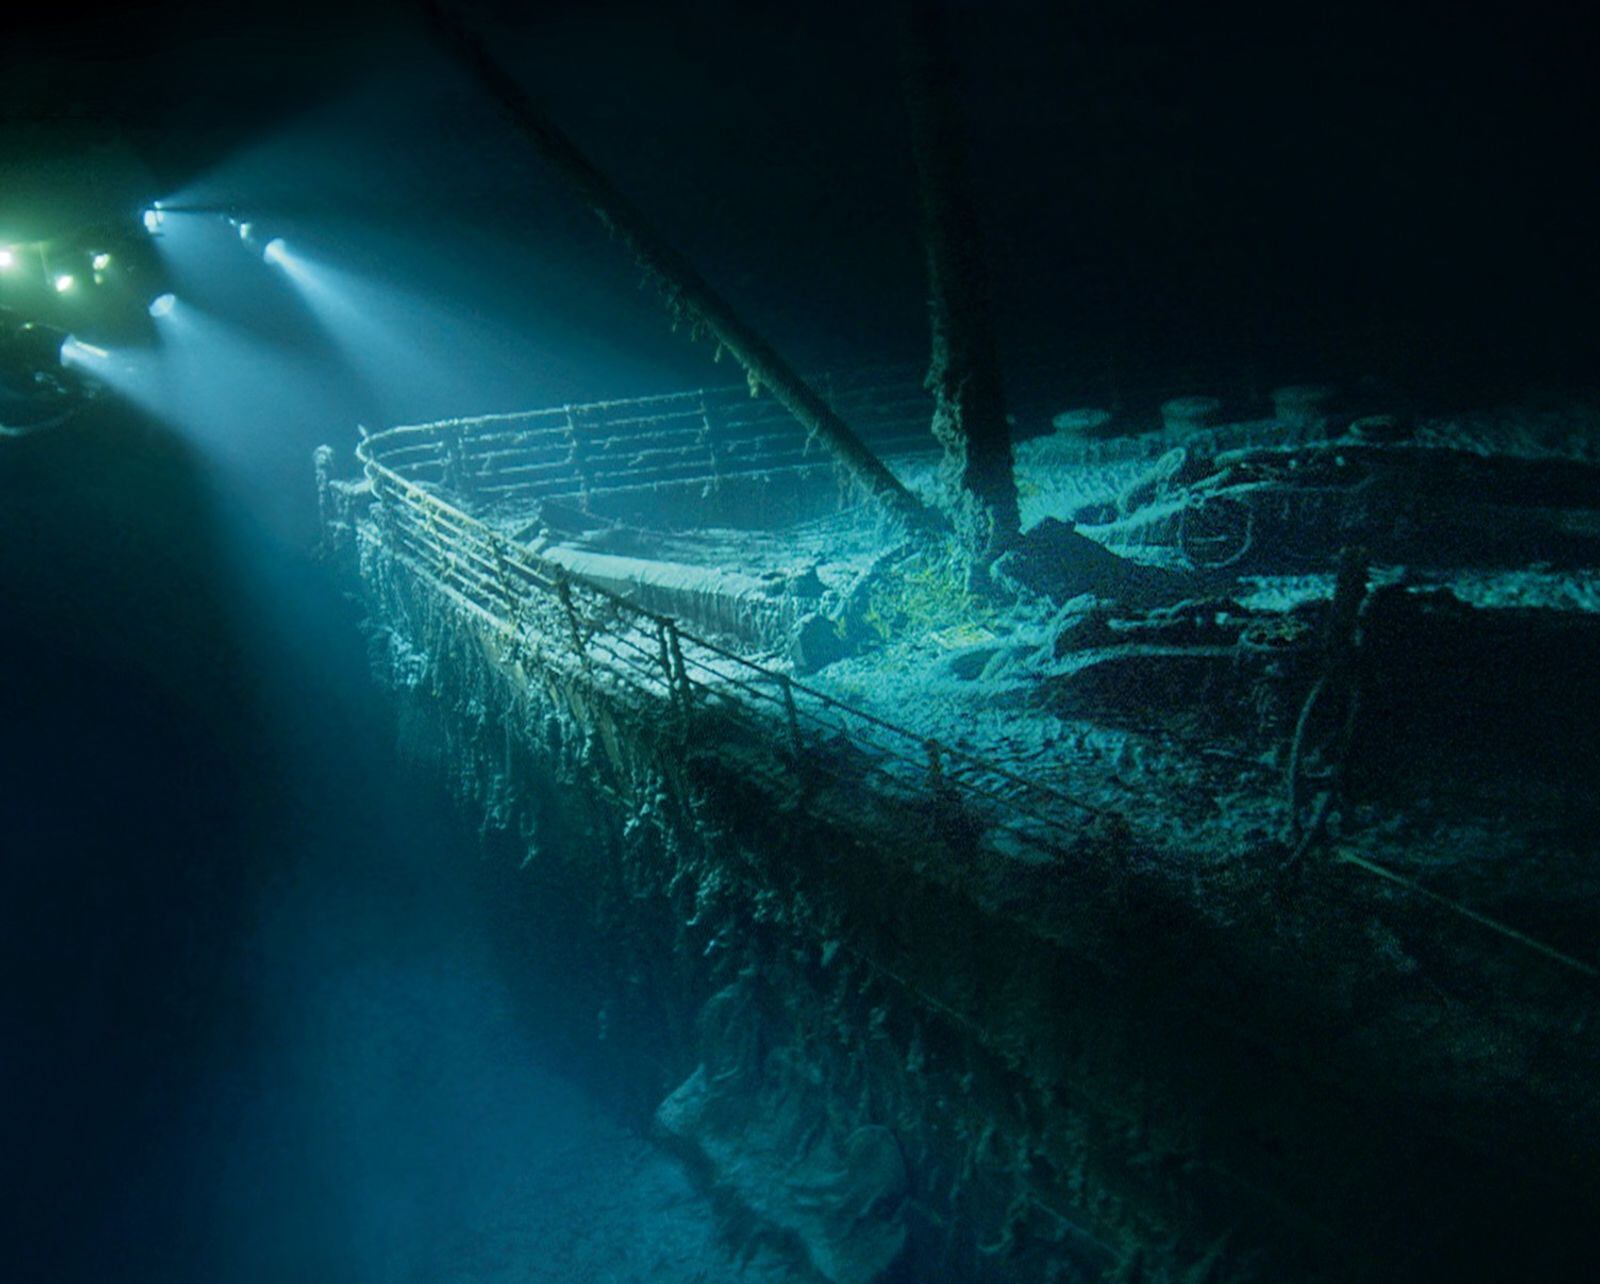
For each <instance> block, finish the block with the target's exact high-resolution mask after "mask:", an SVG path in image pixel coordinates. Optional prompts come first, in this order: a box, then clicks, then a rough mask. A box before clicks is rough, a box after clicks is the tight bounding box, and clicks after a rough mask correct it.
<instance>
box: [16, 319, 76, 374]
mask: <svg viewBox="0 0 1600 1284" xmlns="http://www.w3.org/2000/svg"><path fill="white" fill-rule="evenodd" d="M69 338H70V336H69V335H68V334H67V332H66V331H65V330H60V329H57V328H56V327H55V326H53V325H40V324H39V323H38V322H34V321H30V322H28V323H27V324H26V325H21V326H18V327H16V328H15V329H13V330H8V331H5V332H4V333H0V367H3V368H4V369H6V370H9V371H13V372H17V373H20V374H23V375H34V374H37V373H42V372H44V371H46V370H52V369H56V370H59V369H60V368H61V366H62V365H63V364H64V363H63V361H62V356H61V354H62V350H63V349H64V348H65V347H66V345H67V341H68V339H69Z"/></svg>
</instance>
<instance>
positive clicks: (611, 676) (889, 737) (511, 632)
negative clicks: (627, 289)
mask: <svg viewBox="0 0 1600 1284" xmlns="http://www.w3.org/2000/svg"><path fill="white" fill-rule="evenodd" d="M663 400H666V399H663ZM549 413H552V414H559V413H563V412H549ZM518 418H521V419H529V418H533V416H519V417H518ZM458 430H459V421H457V422H456V423H448V422H447V423H444V424H436V425H422V426H408V427H401V428H394V429H390V430H388V431H386V432H381V433H377V434H374V435H372V436H369V437H367V438H365V439H364V440H363V441H362V442H361V444H360V445H359V446H358V448H357V457H358V458H359V459H360V461H361V463H362V464H363V466H364V468H365V470H366V475H367V478H368V480H369V482H370V484H371V488H372V492H373V497H374V500H375V504H374V510H373V515H374V520H376V522H377V523H378V525H379V529H380V531H381V533H382V535H383V536H384V538H385V539H387V540H388V541H389V543H390V546H391V548H392V549H393V550H394V551H395V552H397V553H399V554H400V555H401V556H403V557H404V558H405V559H406V560H407V561H408V562H409V563H410V564H411V565H412V567H413V568H414V569H415V570H417V571H420V572H421V573H423V574H425V575H426V576H428V577H429V578H431V579H432V580H433V581H434V582H435V583H436V584H437V585H438V586H439V587H440V588H441V589H443V590H444V591H445V592H446V593H448V594H449V595H450V596H451V597H453V598H454V599H455V600H456V601H457V603H458V604H459V605H461V606H463V607H465V608H467V609H469V610H471V611H473V612H475V613H476V614H478V615H479V616H480V617H481V618H482V619H484V620H485V621H486V622H488V623H489V624H490V625H491V626H492V627H493V628H494V629H495V630H496V631H498V632H499V633H500V634H501V635H502V636H503V637H504V638H505V640H506V644H507V647H508V653H509V655H510V656H511V657H513V658H515V659H517V660H519V661H521V662H522V663H524V664H525V665H531V666H534V667H537V668H540V669H542V670H545V671H554V672H558V673H562V674H566V675H570V676H572V677H575V678H579V679H581V680H583V681H585V682H587V683H589V684H591V685H592V686H593V687H595V688H599V689H602V690H608V691H611V692H613V693H616V694H631V695H633V696H636V697H640V698H642V699H644V700H646V701H649V702H652V703H653V704H654V706H655V707H657V708H659V709H660V710H661V713H662V715H663V717H664V718H673V719H676V720H677V722H676V724H675V725H678V726H680V727H682V728H683V729H684V730H685V733H686V734H690V733H691V732H692V731H693V729H694V728H695V727H697V726H705V723H706V722H707V721H709V720H712V719H717V720H720V722H721V725H722V727H723V729H724V730H725V731H726V730H728V726H727V724H728V720H729V719H732V720H733V721H735V722H737V723H738V724H740V726H741V727H742V729H743V730H745V731H747V732H753V733H755V734H757V735H758V736H760V737H761V739H762V741H763V742H764V743H765V744H767V745H768V746H770V747H771V748H772V750H773V751H774V752H773V758H774V760H775V761H778V762H780V763H783V764H784V765H785V769H786V770H788V771H789V772H791V773H792V774H793V778H794V780H795V783H797V784H799V785H805V784H807V783H815V782H816V781H817V780H818V779H819V778H821V777H827V778H831V779H832V780H833V781H834V782H836V783H840V784H844V785H848V786H850V787H852V788H853V787H857V786H859V785H860V783H861V782H862V780H863V777H864V776H873V777H875V778H877V779H878V780H879V781H880V783H881V784H883V785H884V786H885V787H886V788H887V790H888V792H890V793H899V794H901V795H906V794H907V792H908V791H910V792H909V797H910V798H911V800H912V801H913V802H915V803H917V804H919V805H921V806H922V807H923V809H924V811H925V813H926V814H931V815H933V816H934V817H935V818H936V819H937V820H940V821H948V822H949V828H950V830H951V832H957V831H959V832H962V833H965V834H969V835H974V836H975V835H977V834H983V835H985V836H986V837H987V838H988V839H989V840H990V841H991V842H993V841H994V840H996V839H1002V840H1003V839H1004V838H1010V839H1012V840H1014V841H1013V842H1012V843H1011V844H1010V846H1011V847H1012V849H1013V850H1016V848H1017V846H1018V845H1019V844H1020V845H1021V846H1023V847H1026V848H1028V849H1031V850H1033V851H1034V852H1036V853H1039V852H1042V853H1046V854H1047V853H1049V852H1052V851H1056V850H1059V849H1060V848H1061V847H1062V846H1063V845H1064V844H1065V843H1066V842H1068V841H1070V840H1071V839H1073V838H1075V837H1078V836H1080V835H1081V832H1082V825H1083V820H1084V817H1085V816H1086V815H1091V816H1098V815H1104V814H1107V809H1105V808H1103V807H1101V806H1099V805H1097V804H1094V803H1090V802H1086V801H1084V800H1082V799H1079V798H1075V797H1073V796H1072V795H1070V794H1068V793H1065V792H1063V791H1061V790H1059V789H1057V788H1055V787H1054V786H1051V785H1047V784H1044V783H1041V782H1039V781H1036V780H1030V779H1028V778H1026V777H1024V776H1022V775H1019V774H1017V773H1016V772H1013V771H1011V770H1010V769H1009V768H1007V767H1005V766H1003V765H1001V764H1000V763H997V762H994V761H991V760H989V759H987V758H984V757H981V756H979V755H977V754H974V753H970V752H968V751H966V750H964V749H960V748H958V747H956V746H953V745H949V744H944V743H941V742H940V741H938V740H935V739H930V738H929V737H927V736H925V735H923V734H922V733H920V732H918V731H916V730H913V729H912V728H910V727H906V726H902V725H900V724H897V723H895V722H892V721H890V720H887V719H885V718H882V717H880V716H878V715H877V714H874V713H871V712H869V711H868V710H865V709H861V708H858V707H855V706H853V705H851V704H849V703H847V702H845V701H843V700H840V699H838V698H837V697H835V696H832V695H830V694H828V693H827V692H825V691H822V690H819V689H817V688H816V687H813V686H810V685H808V684H806V683H802V682H799V681H796V680H795V679H794V678H793V677H792V676H791V675H790V674H788V673H786V672H783V671H782V670H780V669H777V668H774V667H771V666H768V665H765V664H762V663H760V662H758V661H756V660H752V659H750V658H748V657H746V656H742V655H739V654H737V653H736V652H734V651H732V650H729V649H728V648H727V647H725V646H723V645H721V644H720V643H718V642H716V641H713V640H712V639H710V638H707V637H703V636H700V635H698V634H695V633H692V632H690V631H689V630H687V629H685V628H683V627H682V626H681V625H680V624H679V622H678V621H677V620H675V619H674V618H672V617H671V616H667V615H663V614H660V613H657V612H653V611H649V610H645V609H643V608H641V607H640V606H638V605H636V604H635V603H633V602H630V601H629V600H628V599H627V598H625V597H623V596H622V595H620V594H617V593H614V592H611V591H609V590H606V589H603V588H600V587H598V586H596V585H593V584H589V583H587V582H585V581H582V580H580V579H577V578H575V577H573V576H571V575H570V574H568V573H567V572H566V571H565V570H563V568H561V567H560V566H558V565H556V564H555V563H553V562H551V561H548V560H546V559H545V558H542V557H540V556H539V555H538V554H536V553H535V552H533V551H532V550H531V549H529V548H528V547H527V546H525V545H523V544H521V543H519V542H518V541H516V540H514V539H512V538H509V537H507V536H506V535H504V534H502V533H501V532H499V531H497V530H495V529H494V528H493V527H492V526H490V525H489V524H487V523H486V522H484V521H482V520H480V519H479V518H477V517H475V516H473V515H472V514H471V513H469V512H467V511H465V510H464V508H463V507H461V506H459V505H458V504H457V503H455V502H452V500H451V499H450V498H446V496H445V495H444V494H442V493H440V492H439V491H438V490H437V489H436V488H435V487H433V486H430V485H426V484H424V483H422V482H420V481H418V480H416V479H414V478H413V477H412V476H410V475H408V474H409V473H410V472H411V471H412V470H413V469H414V468H415V466H416V464H417V461H419V460H421V459H426V458H434V459H437V458H438V457H439V456H440V455H441V454H445V455H447V454H448V452H449V451H450V450H452V449H454V448H455V447H453V446H452V445H451V444H450V442H451V437H452V434H453V433H454V432H456V431H458ZM707 729H708V730H709V728H707ZM704 742H705V743H709V740H708V739H706V740H704ZM930 806H931V807H932V808H933V809H934V810H933V811H932V812H927V808H928V807H930Z"/></svg>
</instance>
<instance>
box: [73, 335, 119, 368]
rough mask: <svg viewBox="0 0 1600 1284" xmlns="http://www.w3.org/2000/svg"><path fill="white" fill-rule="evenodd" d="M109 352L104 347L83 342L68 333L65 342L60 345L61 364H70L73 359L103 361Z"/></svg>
mask: <svg viewBox="0 0 1600 1284" xmlns="http://www.w3.org/2000/svg"><path fill="white" fill-rule="evenodd" d="M110 355H111V354H110V353H109V352H108V351H106V349H104V348H98V347H96V346H95V345H94V344H92V343H85V342H84V341H83V340H82V339H79V338H77V337H75V336H74V335H70V334H69V335H68V336H67V339H66V342H65V343H63V344H62V345H61V364H62V365H64V366H65V365H71V364H72V363H73V362H74V361H85V360H90V359H92V360H95V361H104V360H105V359H106V358H107V357H109V356H110Z"/></svg>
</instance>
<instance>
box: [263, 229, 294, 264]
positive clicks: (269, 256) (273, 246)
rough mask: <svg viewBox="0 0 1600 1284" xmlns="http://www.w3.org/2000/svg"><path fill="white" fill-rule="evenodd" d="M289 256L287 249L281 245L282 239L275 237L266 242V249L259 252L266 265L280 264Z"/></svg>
mask: <svg viewBox="0 0 1600 1284" xmlns="http://www.w3.org/2000/svg"><path fill="white" fill-rule="evenodd" d="M288 256H289V247H288V246H287V245H285V244H284V243H283V237H281V236H275V237H273V238H272V239H271V240H270V241H268V242H267V248H266V249H264V250H262V251H261V257H262V258H263V259H265V260H266V261H267V262H268V263H282V262H283V261H284V259H286V258H288Z"/></svg>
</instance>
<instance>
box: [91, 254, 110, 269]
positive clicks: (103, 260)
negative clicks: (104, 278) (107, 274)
mask: <svg viewBox="0 0 1600 1284" xmlns="http://www.w3.org/2000/svg"><path fill="white" fill-rule="evenodd" d="M89 262H90V264H91V265H92V266H93V267H94V270H95V271H96V272H104V271H105V270H106V269H107V268H108V267H110V266H111V256H110V255H109V254H106V253H105V252H104V251H102V252H101V253H99V254H96V255H95V256H94V258H92V259H90V260H89Z"/></svg>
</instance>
